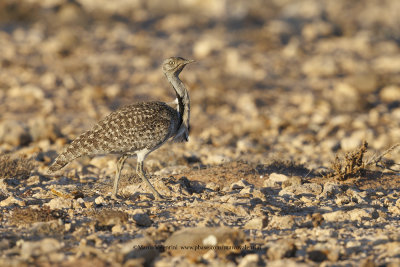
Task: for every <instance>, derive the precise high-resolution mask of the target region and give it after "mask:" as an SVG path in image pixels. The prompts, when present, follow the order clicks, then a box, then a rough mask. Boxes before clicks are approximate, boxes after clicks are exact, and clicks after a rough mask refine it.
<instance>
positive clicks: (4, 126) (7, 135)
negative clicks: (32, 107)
mask: <svg viewBox="0 0 400 267" xmlns="http://www.w3.org/2000/svg"><path fill="white" fill-rule="evenodd" d="M31 141H32V137H31V135H30V133H29V128H28V126H27V125H26V124H24V123H23V122H19V121H14V120H6V121H3V122H1V123H0V143H7V144H10V145H12V146H25V145H28V144H29V143H30V142H31Z"/></svg>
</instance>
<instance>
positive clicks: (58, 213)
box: [10, 207, 67, 225]
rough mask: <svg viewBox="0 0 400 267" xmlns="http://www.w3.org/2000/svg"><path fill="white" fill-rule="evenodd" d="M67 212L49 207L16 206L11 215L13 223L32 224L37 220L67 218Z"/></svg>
mask: <svg viewBox="0 0 400 267" xmlns="http://www.w3.org/2000/svg"><path fill="white" fill-rule="evenodd" d="M66 216H67V215H66V213H65V212H64V211H62V210H51V209H50V208H49V207H43V208H40V209H33V208H30V207H28V208H14V209H12V212H11V215H10V221H11V222H12V223H13V224H16V225H20V224H32V223H35V222H48V221H52V220H56V219H65V218H66Z"/></svg>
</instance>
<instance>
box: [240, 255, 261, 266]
mask: <svg viewBox="0 0 400 267" xmlns="http://www.w3.org/2000/svg"><path fill="white" fill-rule="evenodd" d="M259 261H260V256H259V255H258V254H248V255H246V256H244V257H243V259H241V260H240V262H239V264H238V267H258V266H260V265H259Z"/></svg>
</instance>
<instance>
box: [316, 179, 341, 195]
mask: <svg viewBox="0 0 400 267" xmlns="http://www.w3.org/2000/svg"><path fill="white" fill-rule="evenodd" d="M323 187H324V189H323V191H322V192H321V194H319V196H318V198H319V199H321V198H334V197H335V196H336V195H338V194H339V193H341V192H343V190H342V189H341V187H340V185H338V184H336V183H332V182H327V183H325V184H324V185H323Z"/></svg>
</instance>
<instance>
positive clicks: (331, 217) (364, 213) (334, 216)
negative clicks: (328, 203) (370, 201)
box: [322, 208, 379, 222]
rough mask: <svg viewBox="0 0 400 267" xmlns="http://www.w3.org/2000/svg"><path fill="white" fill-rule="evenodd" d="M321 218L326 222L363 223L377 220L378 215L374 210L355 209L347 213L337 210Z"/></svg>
mask: <svg viewBox="0 0 400 267" xmlns="http://www.w3.org/2000/svg"><path fill="white" fill-rule="evenodd" d="M322 216H323V217H324V220H325V221H327V222H339V221H364V220H371V219H376V218H378V217H379V213H378V212H376V210H375V209H374V208H364V209H362V208H355V209H352V210H349V211H343V210H338V211H333V212H328V213H325V214H323V215H322Z"/></svg>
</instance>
